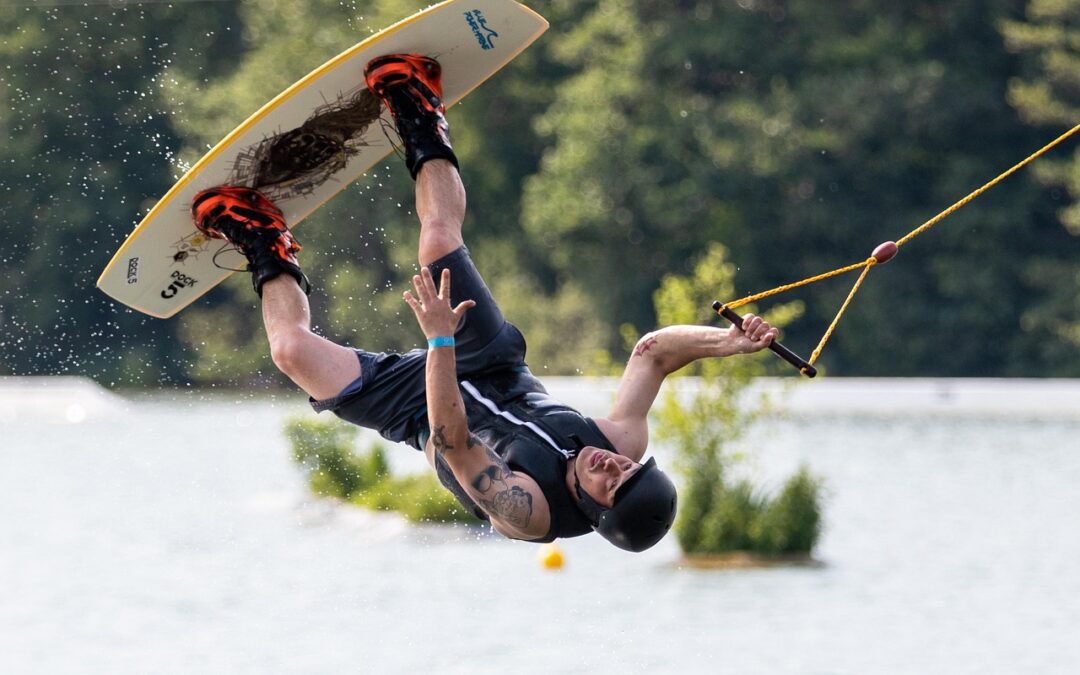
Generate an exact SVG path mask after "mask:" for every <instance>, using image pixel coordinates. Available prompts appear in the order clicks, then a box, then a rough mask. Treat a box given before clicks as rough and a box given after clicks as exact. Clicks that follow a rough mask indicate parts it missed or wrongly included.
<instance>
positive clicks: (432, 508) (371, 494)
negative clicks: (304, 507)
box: [352, 474, 477, 523]
mask: <svg viewBox="0 0 1080 675" xmlns="http://www.w3.org/2000/svg"><path fill="white" fill-rule="evenodd" d="M352 502H353V503H354V504H357V505H359V506H366V507H368V508H371V509H377V510H380V511H397V512H398V513H400V514H401V515H403V516H405V518H406V519H408V520H410V521H412V522H414V523H475V522H477V520H476V518H475V517H474V516H473V515H472V514H471V513H469V512H468V511H466V510H465V509H464V508H462V506H461V504H459V503H458V501H457V500H456V499H454V496H453V495H452V494H450V492H449V491H447V490H446V489H445V488H444V487H443V486H442V485H441V484H440V483H439V481H438V479H436V478H435V477H434V476H433V475H431V474H420V475H412V476H405V477H403V478H391V479H388V480H384V481H382V482H381V483H378V484H377V485H374V486H373V487H372V488H371V489H370V490H365V491H364V492H362V493H359V494H357V495H355V496H354V497H353V499H352Z"/></svg>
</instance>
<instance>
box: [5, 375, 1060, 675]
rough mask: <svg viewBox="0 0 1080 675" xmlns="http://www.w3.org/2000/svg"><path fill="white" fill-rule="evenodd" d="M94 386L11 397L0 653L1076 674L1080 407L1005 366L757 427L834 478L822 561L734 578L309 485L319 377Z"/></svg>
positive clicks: (161, 660)
mask: <svg viewBox="0 0 1080 675" xmlns="http://www.w3.org/2000/svg"><path fill="white" fill-rule="evenodd" d="M561 386H565V387H567V396H569V397H571V398H574V397H575V396H576V397H578V398H579V399H581V400H582V401H585V402H586V403H588V402H589V401H592V403H591V404H590V405H591V406H592V408H593V410H590V411H589V412H593V413H596V412H598V411H599V409H601V408H602V407H603V406H604V405H605V404H606V400H607V399H606V396H607V394H606V393H605V394H601V395H600V396H593V397H591V398H590V397H589V396H586V395H584V394H582V392H581V390H580V388H579V385H575V384H572V383H563V385H561ZM1036 390H1037V388H1036ZM868 391H875V392H876V391H877V390H875V389H873V388H870V389H868ZM8 393H9V394H10V393H11V391H10V390H9V392H8ZM800 395H801V394H800ZM876 395H878V394H875V396H876ZM74 396H75V399H73V400H75V401H76V402H75V403H70V402H65V404H64V407H62V411H63V412H62V418H63V419H59V420H56V419H52V418H46V417H42V416H41V415H37V416H35V415H34V414H27V413H26V412H25V410H22V412H19V411H18V410H16V408H17V406H16V405H15V404H14V403H10V401H9V403H10V404H9V407H8V409H7V412H6V413H4V411H3V410H0V672H2V673H48V674H53V673H109V674H112V673H330V672H352V673H405V672H421V671H422V672H432V673H508V672H514V673H552V672H558V673H562V672H566V673H578V672H581V673H584V672H588V673H644V672H650V673H654V672H656V673H813V674H818V673H820V674H826V673H852V674H855V673H913V674H914V673H919V674H922V673H950V674H955V673H980V674H982V673H1076V672H1080V640H1078V639H1077V636H1078V635H1080V564H1078V563H1080V528H1078V526H1077V515H1078V513H1080V442H1078V440H1077V439H1078V437H1080V419H1078V418H1077V417H1076V416H1070V415H1068V414H1062V415H1056V414H1049V415H1042V416H1039V415H1032V414H1008V413H1007V412H1002V410H1007V409H1009V408H1012V407H1014V406H1010V405H1009V399H1010V398H1015V397H1016V390H1015V389H1010V387H1009V386H1008V385H1005V386H1003V387H1000V388H999V389H998V390H997V392H996V394H992V396H991V398H992V397H993V396H996V397H997V399H995V400H998V402H999V403H1001V404H1002V405H1001V406H999V407H1000V410H998V411H997V412H993V411H990V412H987V410H986V409H985V408H984V407H977V406H976V407H975V408H974V409H972V410H973V412H972V410H969V412H970V413H971V414H961V413H962V412H963V410H959V411H952V412H950V413H948V414H941V413H940V412H939V414H932V413H931V412H928V410H923V411H922V412H916V413H911V414H909V412H908V411H917V410H918V408H917V406H902V407H901V406H898V407H894V408H892V409H891V410H892V412H891V413H889V412H882V411H881V410H863V411H862V412H860V409H859V408H858V407H857V406H854V407H852V406H848V407H847V408H843V409H842V410H846V411H848V412H846V413H844V412H839V413H838V412H835V411H833V412H829V411H828V410H825V409H823V410H825V411H824V412H822V411H817V413H814V414H811V412H812V411H803V412H802V413H799V412H796V414H795V415H793V416H792V417H790V418H788V419H785V420H781V421H776V422H773V423H770V424H769V425H767V426H766V427H764V428H762V429H760V430H759V431H758V432H755V434H754V437H753V439H752V441H755V442H757V443H759V444H761V446H762V447H763V450H762V451H761V453H760V454H758V455H755V456H754V459H753V460H752V461H751V469H752V470H753V472H754V474H755V475H756V476H758V477H759V478H761V479H762V480H764V481H766V483H768V484H773V485H775V484H776V483H777V482H778V481H780V480H782V478H783V477H784V476H785V475H786V474H787V473H788V472H790V471H791V470H792V469H793V468H795V467H796V466H797V465H798V464H799V463H801V462H805V463H807V464H808V465H809V466H810V468H811V469H812V470H813V471H814V472H815V473H817V474H819V475H821V476H822V477H824V479H825V481H826V483H827V488H828V499H827V502H826V508H825V519H826V529H825V532H824V536H823V538H822V541H821V545H820V548H819V550H818V551H817V554H816V556H817V557H818V558H819V559H820V560H821V561H822V562H823V563H824V565H823V566H822V567H819V568H775V569H762V570H731V571H720V572H705V571H692V570H687V569H682V568H680V566H679V565H678V559H679V551H678V547H677V545H676V543H675V541H674V538H672V537H669V538H668V539H667V540H665V541H664V542H662V543H661V544H660V545H658V546H657V547H655V548H654V549H652V550H650V551H649V552H647V553H644V554H640V555H631V554H627V553H622V552H620V551H618V550H616V549H614V548H613V547H610V546H609V545H607V544H606V543H605V542H603V541H602V540H600V539H599V538H598V537H584V538H580V539H577V540H571V541H567V542H565V543H563V544H562V550H563V552H564V554H565V558H566V565H565V567H564V568H563V569H562V570H561V571H558V572H551V571H545V570H544V569H542V567H541V566H540V564H539V563H538V559H537V554H538V549H537V547H535V546H533V545H528V544H522V543H515V542H508V541H503V540H501V539H498V538H495V537H491V536H478V535H477V534H476V533H474V532H471V531H469V530H465V529H442V528H416V527H412V526H407V525H404V524H403V523H402V522H400V521H399V520H397V519H396V518H395V517H393V516H386V515H380V514H371V513H367V512H364V511H361V510H357V509H353V508H349V507H339V506H335V505H334V504H332V503H329V502H325V501H320V500H314V499H312V498H311V497H309V496H308V494H307V493H306V491H305V487H304V483H303V480H302V477H301V475H300V474H299V472H298V471H297V470H296V468H295V467H294V466H293V465H292V463H291V460H290V458H289V449H288V447H287V445H286V443H285V441H284V439H283V437H282V434H281V427H282V420H283V419H284V418H285V417H287V416H289V415H291V414H310V413H308V412H306V407H305V406H304V404H303V401H301V400H299V399H297V398H293V397H284V398H279V399H277V400H272V399H262V400H250V399H248V400H238V399H237V397H236V396H231V395H227V394H226V395H215V396H213V397H208V396H206V395H202V394H169V395H165V394H162V395H154V396H146V395H138V396H130V397H128V402H122V401H117V400H115V399H111V398H108V397H101V396H97V397H95V396H94V395H93V394H90V393H87V392H82V393H77V394H74ZM79 397H82V398H79ZM9 398H10V397H9ZM30 398H32V397H31V396H30V394H27V395H25V396H20V395H16V397H15V399H18V400H22V401H27V400H30ZM1054 398H1055V399H1056V400H1058V402H1059V403H1060V397H1058V396H1057V395H1055V396H1054ZM15 399H11V400H15ZM99 399H102V400H99ZM80 400H81V401H82V403H79V402H78V401H80ZM91 401H94V402H96V403H94V404H93V405H91V403H90V402H91ZM12 406H14V407H12ZM72 406H76V407H74V408H73V407H72ZM586 407H589V406H588V405H587V406H586ZM0 408H2V406H0ZM883 409H884V408H883ZM13 410H16V412H12V411H13ZM1066 412H1067V411H1066ZM395 450H396V452H394V453H392V455H393V458H394V460H395V464H396V468H398V469H400V470H402V471H409V470H421V469H422V467H423V462H422V460H421V459H420V457H419V456H418V454H416V453H412V451H410V450H408V449H406V448H404V447H401V448H395ZM657 454H658V455H659V458H660V460H661V461H664V460H665V458H667V459H670V452H667V451H665V449H664V448H658V449H657Z"/></svg>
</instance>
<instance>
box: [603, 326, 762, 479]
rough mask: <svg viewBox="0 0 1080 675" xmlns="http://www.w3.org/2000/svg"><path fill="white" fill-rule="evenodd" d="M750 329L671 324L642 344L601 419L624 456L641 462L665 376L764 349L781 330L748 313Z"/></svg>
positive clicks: (643, 340)
mask: <svg viewBox="0 0 1080 675" xmlns="http://www.w3.org/2000/svg"><path fill="white" fill-rule="evenodd" d="M743 326H744V328H745V330H739V329H738V328H735V327H734V326H732V327H730V328H716V327H713V326H668V327H667V328H661V329H660V330H658V331H654V332H652V333H649V334H648V335H645V336H644V337H642V338H641V339H640V340H638V343H637V345H636V346H635V347H634V351H633V353H632V354H631V355H630V360H629V362H628V363H627V364H626V370H625V371H624V372H623V377H622V380H621V381H620V382H619V389H618V392H617V393H616V394H615V405H614V406H613V407H612V410H611V414H610V415H609V416H608V417H607V418H606V419H598V420H596V422H597V424H598V425H599V426H600V429H601V431H603V432H604V434H605V435H606V436H607V437H608V438H609V439H611V441H612V443H614V444H615V447H616V448H617V449H618V450H619V452H620V453H622V454H624V455H626V456H628V457H630V458H631V459H633V460H634V461H638V460H640V459H641V457H642V456H643V455H644V454H645V449H646V447H647V446H648V442H649V428H648V414H649V409H650V408H652V405H653V402H654V401H655V400H656V395H657V394H658V393H659V392H660V385H661V384H663V382H664V378H666V377H667V376H668V375H670V374H671V373H674V372H675V371H677V370H679V369H680V368H683V367H684V366H687V365H689V364H690V363H693V362H694V361H697V360H698V359H704V358H712V357H725V356H733V355H735V354H749V353H752V352H757V351H760V350H762V349H765V348H766V347H768V346H769V343H770V342H772V340H774V339H775V338H776V335H777V330H776V329H775V328H773V327H772V326H770V325H769V324H768V323H766V322H765V321H763V320H762V319H761V317H757V316H754V315H753V314H747V315H746V318H745V321H744V323H743Z"/></svg>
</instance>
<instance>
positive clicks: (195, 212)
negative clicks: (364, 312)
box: [191, 186, 311, 297]
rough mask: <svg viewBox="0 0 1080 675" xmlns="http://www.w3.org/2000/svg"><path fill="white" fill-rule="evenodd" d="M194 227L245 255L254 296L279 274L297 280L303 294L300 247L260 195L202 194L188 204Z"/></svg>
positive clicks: (241, 191)
mask: <svg viewBox="0 0 1080 675" xmlns="http://www.w3.org/2000/svg"><path fill="white" fill-rule="evenodd" d="M191 216H192V218H194V220H195V227H196V228H198V230H199V231H200V232H202V233H203V234H205V235H206V236H208V237H213V238H215V239H225V240H226V241H228V242H229V243H230V244H232V245H233V246H235V247H236V248H237V250H238V251H240V252H241V253H243V254H244V257H245V258H247V260H248V266H247V269H248V271H249V272H251V273H252V283H253V284H254V286H255V292H256V293H258V294H259V297H262V286H263V284H264V283H266V282H267V281H269V280H270V279H273V278H274V277H276V276H278V275H280V274H288V275H289V276H291V277H293V278H294V279H296V283H298V284H300V288H301V289H303V291H304V292H305V293H309V294H310V293H311V284H310V283H309V282H308V279H307V277H306V276H304V273H303V272H302V271H301V270H300V264H299V263H297V262H296V253H297V252H299V251H300V244H298V243H296V240H295V239H293V235H292V232H290V231H289V228H288V226H287V225H286V224H285V216H284V215H283V214H282V213H281V209H279V208H278V207H276V206H274V203H273V202H272V201H270V200H269V199H267V198H266V197H265V196H263V194H262V193H261V192H259V191H258V190H254V189H252V188H247V187H234V186H221V187H216V188H210V189H209V190H203V191H202V192H200V193H199V194H197V195H195V199H194V200H193V201H192V202H191Z"/></svg>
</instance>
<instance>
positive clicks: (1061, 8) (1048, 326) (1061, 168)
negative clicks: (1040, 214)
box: [1002, 0, 1080, 375]
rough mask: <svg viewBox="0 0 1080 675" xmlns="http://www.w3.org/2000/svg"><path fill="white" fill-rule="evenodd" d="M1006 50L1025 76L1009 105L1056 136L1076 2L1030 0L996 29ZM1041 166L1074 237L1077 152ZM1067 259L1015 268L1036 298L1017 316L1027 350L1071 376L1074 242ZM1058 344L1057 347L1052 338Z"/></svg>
mask: <svg viewBox="0 0 1080 675" xmlns="http://www.w3.org/2000/svg"><path fill="white" fill-rule="evenodd" d="M1002 32H1003V33H1004V35H1005V38H1006V41H1007V44H1008V47H1009V48H1010V49H1011V50H1013V51H1015V52H1018V53H1020V54H1022V55H1023V62H1024V70H1023V72H1022V73H1021V74H1019V75H1017V76H1016V77H1014V78H1012V79H1011V80H1010V81H1009V89H1008V100H1009V102H1010V103H1011V104H1012V105H1013V106H1014V107H1015V108H1016V109H1017V110H1018V111H1019V112H1020V115H1021V117H1022V118H1023V119H1024V121H1026V122H1027V123H1028V124H1031V125H1032V126H1035V127H1039V128H1046V129H1052V130H1063V129H1068V128H1072V127H1073V126H1075V125H1076V124H1080V2H1078V1H1077V0H1031V1H1030V2H1028V3H1027V7H1026V12H1025V16H1024V18H1023V19H1022V20H1014V21H1006V22H1004V24H1003V26H1002ZM1063 154H1064V153H1058V154H1057V155H1055V157H1057V159H1056V160H1055V161H1044V162H1042V163H1040V164H1039V165H1038V166H1037V167H1036V175H1037V176H1038V177H1039V178H1040V179H1041V180H1042V182H1043V183H1044V184H1045V185H1047V186H1049V187H1050V191H1049V196H1050V199H1051V200H1052V201H1053V202H1054V203H1055V204H1056V205H1058V206H1059V209H1058V211H1057V217H1058V218H1059V219H1060V221H1061V223H1062V224H1063V225H1064V226H1065V227H1066V228H1067V229H1068V231H1069V232H1070V233H1071V234H1072V235H1073V236H1074V237H1076V236H1078V235H1080V150H1078V149H1077V144H1076V143H1075V142H1073V144H1072V150H1071V152H1069V153H1068V154H1067V155H1065V156H1064V157H1063V156H1062V155H1063ZM1066 251H1068V252H1069V253H1070V255H1069V256H1067V257H1054V256H1046V255H1042V256H1039V257H1037V258H1029V259H1026V260H1023V261H1021V263H1020V264H1021V265H1022V270H1021V274H1023V276H1024V277H1025V278H1027V279H1028V280H1029V283H1030V284H1032V285H1034V286H1036V287H1038V288H1039V289H1040V290H1041V291H1042V293H1041V294H1040V297H1039V298H1038V299H1037V301H1036V302H1033V303H1031V305H1030V306H1029V307H1027V308H1026V309H1025V310H1024V312H1023V313H1022V314H1021V321H1022V322H1023V325H1024V327H1025V328H1026V330H1027V333H1028V334H1029V335H1030V339H1029V340H1028V345H1027V346H1028V348H1029V349H1031V350H1032V351H1037V352H1041V353H1042V354H1043V355H1044V357H1045V359H1046V360H1047V361H1050V362H1052V363H1056V364H1059V367H1060V370H1059V371H1058V372H1059V373H1060V374H1065V375H1076V374H1077V372H1080V371H1078V370H1076V367H1075V365H1074V364H1075V363H1076V362H1077V358H1076V357H1077V349H1078V348H1080V266H1078V265H1077V264H1076V254H1077V252H1080V247H1078V246H1077V245H1076V244H1075V243H1073V244H1072V245H1071V246H1068V247H1067V248H1066ZM1055 337H1056V338H1059V339H1057V340H1055V339H1053V338H1055Z"/></svg>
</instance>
